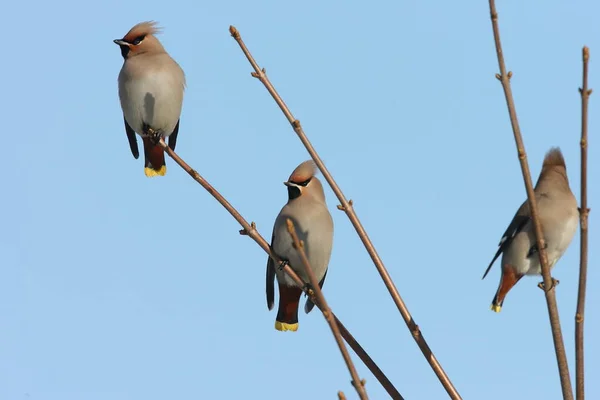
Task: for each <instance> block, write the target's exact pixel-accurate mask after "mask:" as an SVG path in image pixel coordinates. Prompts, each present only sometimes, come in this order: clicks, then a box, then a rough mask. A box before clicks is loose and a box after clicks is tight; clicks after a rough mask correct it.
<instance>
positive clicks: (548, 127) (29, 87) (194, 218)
mask: <svg viewBox="0 0 600 400" xmlns="http://www.w3.org/2000/svg"><path fill="white" fill-rule="evenodd" d="M515 3H516V2H507V1H499V4H498V10H499V12H500V23H501V31H502V38H503V43H504V50H505V54H506V59H507V64H508V68H509V69H510V70H513V71H514V77H513V79H512V83H513V90H514V95H515V101H516V105H517V109H518V114H519V117H520V122H521V128H522V131H523V135H524V138H525V144H526V146H527V151H528V155H529V161H530V165H531V170H532V173H533V175H534V176H533V179H534V180H535V179H536V178H537V174H538V173H539V170H540V166H541V161H542V158H543V155H544V153H545V152H546V151H547V150H548V148H549V147H551V146H560V147H561V148H562V150H563V152H564V155H565V157H566V160H567V163H568V173H569V177H570V179H571V186H572V189H573V191H574V192H575V194H576V196H577V198H579V187H580V182H579V135H580V99H579V95H578V92H577V88H578V87H579V86H580V84H581V47H582V46H583V45H588V46H589V47H590V48H591V54H592V59H591V64H590V68H591V70H590V86H591V87H593V88H597V89H599V90H600V80H598V76H600V69H599V68H598V65H600V61H599V60H600V27H599V25H598V24H597V23H596V22H594V19H593V16H595V15H598V13H599V12H600V5H599V4H598V2H597V1H592V0H582V1H578V2H564V1H556V0H555V1H547V2H543V4H542V2H520V3H519V4H515ZM2 8H3V9H4V11H5V12H4V13H3V14H4V15H5V19H4V22H3V25H2V27H1V28H0V30H1V31H2V33H3V37H4V43H3V44H4V51H5V53H4V54H5V56H7V58H5V61H4V62H3V64H2V66H1V67H0V69H1V70H2V75H3V77H4V79H3V85H2V97H1V98H0V103H1V106H2V107H1V108H2V110H3V115H4V116H5V117H4V121H5V126H4V129H5V133H6V134H7V135H9V136H7V142H6V143H5V146H4V160H5V163H4V164H5V165H4V171H5V174H4V179H3V188H4V190H3V191H2V193H3V195H2V196H1V197H0V205H1V206H2V209H3V213H2V216H0V226H2V229H0V316H1V317H0V398H1V399H6V400H20V399H28V400H29V399H31V400H107V399H109V400H137V399H139V400H142V399H143V400H158V399H161V400H162V399H212V400H217V399H233V398H254V399H282V398H285V399H287V400H292V399H304V398H306V397H307V396H310V397H311V398H315V399H334V398H336V391H337V390H340V389H342V390H344V391H345V392H346V394H347V395H348V397H349V398H354V396H355V393H353V390H352V388H351V386H350V384H349V379H350V378H349V375H348V372H347V370H346V368H345V366H344V364H343V361H342V358H341V357H340V354H339V351H338V349H337V348H336V347H335V344H334V340H333V337H332V336H331V334H330V332H329V327H328V326H327V324H326V323H325V321H324V319H323V317H322V316H321V315H320V313H318V312H313V313H311V314H310V315H308V316H307V315H305V314H304V313H303V312H301V314H300V329H299V331H298V332H297V333H295V334H293V333H287V334H285V333H280V332H277V331H275V330H274V328H273V324H274V319H275V314H276V313H275V311H273V312H268V311H267V307H266V301H265V294H264V292H265V288H264V275H265V265H266V260H267V258H266V255H265V253H264V252H263V251H262V250H261V249H260V248H259V247H258V246H257V245H256V244H255V243H253V242H252V241H251V240H250V239H248V238H246V237H242V236H240V235H238V233H237V232H238V229H239V226H238V225H237V224H236V222H235V221H234V220H233V219H232V218H231V217H230V216H229V215H228V214H227V213H226V212H225V210H224V209H222V208H221V206H220V205H219V204H218V203H216V202H215V201H214V200H213V199H212V197H211V196H210V195H208V194H207V193H206V192H205V191H204V190H203V189H202V188H201V187H200V186H198V185H197V184H195V183H194V182H193V181H192V180H191V179H190V178H189V177H188V175H187V174H185V173H184V172H183V171H182V170H181V169H179V168H178V167H177V166H176V165H175V164H174V163H173V162H172V161H171V160H169V159H167V165H168V172H167V176H166V177H165V178H155V179H148V178H146V177H145V176H144V173H143V163H142V160H141V159H140V160H137V161H136V160H134V159H133V157H132V156H131V153H130V151H129V148H128V145H127V140H126V136H125V132H124V129H123V121H122V114H121V109H120V107H119V101H118V96H117V74H118V72H119V69H120V68H121V64H122V59H121V55H120V53H119V49H118V47H117V46H116V45H115V44H113V43H112V40H113V39H115V38H120V37H122V36H123V35H124V34H125V33H126V32H127V31H128V30H129V28H130V27H131V26H133V25H134V24H135V23H138V22H140V21H144V20H149V19H154V20H157V21H159V23H160V24H161V26H163V27H164V33H163V34H162V35H161V36H160V40H161V41H162V42H163V44H164V45H165V47H166V48H167V50H168V51H169V52H170V54H171V55H172V56H173V57H174V58H175V59H176V60H177V61H178V62H179V63H180V65H181V66H182V67H183V69H184V70H185V72H186V74H187V80H188V89H187V92H186V97H185V102H184V109H183V115H182V119H181V131H180V136H179V141H178V148H177V150H178V153H179V154H180V155H181V156H182V157H183V158H184V159H185V160H187V161H188V162H189V163H190V164H191V165H192V166H193V167H194V168H196V169H197V170H198V171H199V172H200V173H201V174H203V175H204V176H205V177H206V178H207V179H208V180H209V181H210V182H211V183H212V184H213V185H215V187H217V188H218V189H219V190H220V191H221V192H222V193H223V194H224V195H225V196H226V197H227V198H228V199H229V200H230V201H231V203H232V204H233V205H235V206H236V207H238V209H239V211H240V212H241V213H242V214H243V215H244V216H245V217H246V218H247V219H248V220H252V221H255V222H256V223H257V225H258V229H259V230H260V232H261V233H262V234H263V236H265V237H270V234H271V228H272V224H273V221H274V219H275V217H276V215H277V213H278V212H279V210H280V208H281V207H282V206H283V204H284V203H285V201H286V199H287V196H286V190H285V187H284V186H283V185H282V182H283V181H284V180H285V179H286V178H287V177H288V175H289V174H290V172H291V171H292V170H293V169H294V168H295V167H296V165H298V164H299V163H300V162H301V161H304V160H306V159H307V158H308V157H309V156H308V154H307V153H306V151H305V150H304V148H303V147H302V146H301V144H300V142H299V140H298V139H297V137H296V136H295V134H294V133H293V131H292V130H291V128H290V126H289V125H288V123H287V121H286V120H285V119H284V117H283V115H282V114H281V112H280V111H279V109H278V108H277V107H276V105H275V103H274V102H273V101H272V99H271V98H270V96H269V95H268V93H267V92H266V90H265V89H264V88H263V87H262V85H260V83H259V82H258V81H256V80H254V79H252V78H251V77H250V71H251V68H250V65H249V64H248V62H247V61H246V59H245V58H244V56H243V54H242V53H241V51H240V50H239V48H238V46H237V44H236V43H235V41H234V40H233V39H232V38H231V37H230V36H229V32H228V27H229V25H230V24H234V25H235V26H236V27H237V28H238V29H239V30H240V32H241V33H242V35H243V38H244V39H245V40H246V43H247V45H248V46H249V47H250V49H251V50H252V51H253V53H254V55H255V57H256V58H257V60H258V61H259V63H260V65H261V66H262V67H265V68H266V69H267V71H268V73H269V76H270V78H271V80H272V82H273V83H274V84H275V85H276V87H277V89H278V90H279V91H280V93H281V94H282V96H283V97H284V99H285V100H286V102H287V103H288V105H289V106H290V107H291V109H292V111H293V112H294V113H295V115H296V117H297V118H299V119H300V120H301V121H302V124H303V126H304V128H305V130H306V132H307V134H308V135H309V137H310V139H311V140H312V142H313V144H314V145H315V147H316V148H317V150H318V151H319V152H320V154H321V156H322V157H323V159H324V160H325V162H326V165H327V166H328V167H329V169H330V171H331V172H332V173H333V174H334V176H335V177H336V179H337V181H338V183H339V184H340V185H341V187H342V189H343V190H344V192H345V194H346V195H347V197H348V198H351V199H353V200H354V202H355V206H356V210H357V212H358V215H359V217H360V218H361V219H362V221H363V224H364V226H365V227H366V228H367V230H368V232H369V234H370V236H371V238H372V240H373V242H374V243H375V245H376V247H377V250H378V251H379V253H380V255H381V257H382V258H383V260H384V262H385V263H386V265H387V267H388V269H389V272H390V274H391V275H392V277H393V278H394V280H395V282H396V285H397V287H398V289H399V290H400V293H401V294H402V296H403V298H404V300H405V301H406V303H407V305H408V307H409V309H410V310H411V312H412V313H413V316H414V318H415V319H416V321H417V323H418V324H419V325H420V327H421V328H422V330H423V333H424V335H425V337H426V339H427V340H428V341H429V344H430V345H431V347H432V349H433V350H434V352H435V354H436V355H437V357H438V358H439V360H440V362H441V363H442V365H443V366H444V368H445V369H446V371H447V372H448V374H449V376H450V377H451V379H453V381H454V383H455V385H456V387H457V388H458V390H459V391H460V393H461V394H462V395H463V397H464V398H465V399H487V400H495V399H504V398H506V396H508V397H510V398H513V399H532V398H543V399H559V398H561V396H560V387H559V380H558V373H557V367H556V363H555V356H554V352H553V348H552V338H551V334H550V329H549V323H548V316H547V311H546V304H545V300H544V296H543V294H542V292H541V291H540V290H539V289H538V288H537V287H536V285H537V283H538V281H539V279H538V278H527V279H523V280H522V281H521V282H520V283H519V285H518V286H517V287H516V288H515V289H514V290H513V291H512V292H511V293H510V294H509V296H508V298H507V300H506V302H505V304H504V308H503V310H502V313H500V314H494V313H493V312H491V311H490V310H489V304H490V301H491V300H492V297H493V295H494V292H495V290H496V287H497V284H498V276H499V269H498V265H496V266H495V268H494V270H493V271H492V272H491V273H490V276H489V277H488V278H486V280H485V281H481V276H482V274H483V272H484V270H485V268H486V266H487V264H488V263H489V261H490V260H491V257H492V256H493V254H494V252H495V251H496V246H497V243H498V241H499V239H500V236H501V234H502V233H503V231H504V229H505V228H506V225H507V224H508V222H509V221H510V218H512V216H513V214H514V212H515V210H516V208H517V207H518V206H519V205H520V203H521V202H522V201H523V200H524V199H525V191H524V186H523V183H522V180H521V172H520V168H519V164H518V161H517V157H516V150H515V145H514V139H513V137H512V132H511V130H510V124H509V119H508V115H507V111H506V107H505V102H504V97H503V93H502V89H501V87H500V84H499V83H498V82H497V81H496V79H495V78H494V74H495V73H496V72H497V71H498V67H497V61H496V56H495V51H494V46H493V38H492V30H491V24H490V20H489V10H488V3H487V1H484V0H481V1H477V2H474V1H471V2H466V1H465V2H456V1H455V2H447V1H436V2H432V1H429V2H409V1H400V2H399V1H385V2H383V1H380V2H372V3H369V4H367V3H366V2H345V3H342V2H338V3H334V2H327V3H324V2H318V1H312V0H309V1H305V2H300V3H294V4H291V3H289V4H288V3H285V2H281V1H252V2H249V1H235V0H233V1H227V2H226V1H220V2H217V1H213V2H204V3H202V2H195V1H156V0H149V1H145V2H141V1H128V2H123V1H119V2H117V1H104V2H81V1H61V0H59V1H55V2H41V1H38V2H34V3H23V2H21V3H18V2H12V3H10V4H8V3H7V4H5V5H3V6H2ZM598 96H600V94H594V95H593V96H592V98H591V107H590V117H591V119H590V136H591V140H590V144H591V147H590V166H589V169H590V171H589V181H590V188H589V202H590V206H591V207H592V213H591V217H590V224H591V232H590V243H591V244H592V245H591V250H592V251H591V253H590V257H589V264H590V268H589V282H590V286H589V291H588V302H587V305H588V307H587V319H586V337H587V339H588V340H587V359H586V361H587V364H586V366H587V372H588V374H587V378H588V379H587V384H588V385H587V391H588V392H587V395H588V398H589V399H595V398H600V382H598V380H597V379H596V380H595V381H594V378H597V377H598V376H599V375H600V360H599V358H598V357H597V355H598V354H600V344H599V341H598V340H597V339H594V338H599V337H600V314H598V312H597V305H598V304H599V302H600V292H599V291H598V290H597V285H598V281H599V279H600V275H599V272H598V269H597V268H596V267H597V265H598V262H599V261H600V260H599V258H598V253H597V252H595V250H596V246H594V245H593V244H594V243H597V241H598V237H597V235H596V232H597V230H598V229H599V228H598V227H599V226H600V225H599V223H600V220H599V219H598V213H600V207H598V206H597V204H596V199H598V198H599V196H600V193H599V190H600V189H599V188H600V186H598V184H597V182H598V179H599V176H598V170H599V168H600V161H598V160H599V159H600V141H598V140H597V139H596V138H597V135H596V133H597V132H598V130H597V128H596V127H597V126H598V125H597V118H596V116H597V115H598V112H597V110H598V105H599V104H600V98H599V97H598ZM6 123H8V125H7V124H6ZM6 172H8V173H6ZM326 194H327V197H328V202H329V203H328V204H329V207H330V209H331V210H332V211H331V212H332V214H333V217H334V223H335V228H336V230H335V244H334V250H333V255H332V259H331V264H330V270H329V275H328V278H327V283H326V285H325V295H326V296H327V298H328V300H329V303H330V305H331V307H332V308H333V309H334V311H335V312H336V313H337V315H338V316H339V318H340V319H341V320H342V321H343V322H344V323H345V324H346V326H347V327H348V328H349V329H350V330H351V332H352V333H353V334H354V335H355V337H356V338H357V339H358V340H359V341H360V342H361V343H362V345H363V346H364V347H365V348H366V349H367V351H368V352H369V353H370V354H371V356H372V357H373V358H374V359H375V361H376V362H377V363H378V364H379V365H380V367H381V368H382V369H383V370H384V371H385V372H386V373H387V374H388V376H389V377H390V379H391V380H392V381H393V382H394V383H395V384H396V386H397V388H398V389H399V390H400V392H401V393H402V394H403V395H404V396H405V397H406V398H407V399H443V398H445V392H444V390H443V389H442V387H441V385H440V384H439V383H438V381H437V379H436V378H435V375H434V374H433V372H432V371H431V370H430V369H429V366H428V364H427V363H426V362H425V360H424V359H423V357H422V355H421V353H420V352H419V350H418V348H417V346H416V345H415V344H414V342H413V340H412V338H411V335H410V333H409V332H408V330H407V329H406V327H405V325H404V322H403V321H402V320H401V318H400V316H399V314H398V312H397V311H396V308H395V306H394V304H393V302H392V300H391V298H390V297H389V295H388V293H387V291H386V290H385V287H384V285H383V283H382V282H381V279H380V278H379V275H378V273H377V272H376V270H375V267H374V266H373V265H372V263H371V262H370V259H369V257H368V255H367V253H366V251H365V250H364V248H363V246H362V245H361V243H360V241H359V240H358V238H357V236H356V234H355V232H354V230H353V228H352V226H351V224H350V223H349V221H348V220H347V218H346V216H345V215H344V214H343V213H341V212H339V211H337V210H336V209H335V206H336V204H337V201H336V199H335V197H334V195H333V193H332V192H331V191H330V190H329V189H328V188H327V191H326ZM578 263H579V234H577V235H576V237H575V239H574V240H573V243H572V245H571V247H570V249H569V250H568V251H567V253H566V254H565V256H564V257H563V259H562V260H561V261H560V262H559V264H558V266H557V268H556V269H555V270H554V276H555V277H556V278H557V279H559V280H560V282H561V283H560V286H559V287H558V292H557V297H558V302H559V309H560V316H561V322H562V326H563V332H564V337H565V340H566V347H567V351H568V355H569V360H570V362H571V364H570V366H571V373H572V375H573V377H574V374H575V365H574V342H573V332H574V313H575V304H576V293H577V279H578ZM354 358H355V360H357V367H358V370H359V374H360V375H361V377H364V378H366V379H367V389H368V392H369V394H370V396H371V398H372V399H382V398H385V397H386V396H385V392H384V391H383V389H381V387H380V386H379V385H378V383H377V382H376V380H375V379H374V378H373V377H372V376H371V375H370V374H369V372H368V370H367V369H366V368H365V367H364V366H363V365H362V364H360V362H359V361H358V358H356V357H354Z"/></svg>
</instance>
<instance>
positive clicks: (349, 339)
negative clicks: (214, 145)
mask: <svg viewBox="0 0 600 400" xmlns="http://www.w3.org/2000/svg"><path fill="white" fill-rule="evenodd" d="M159 145H160V147H161V148H162V149H163V150H164V151H165V153H167V154H168V155H169V157H171V158H172V159H173V160H174V161H175V162H176V163H177V164H178V165H179V166H180V167H181V168H183V170H184V171H185V172H187V173H188V174H189V175H190V176H191V177H192V178H193V179H194V180H195V181H196V182H198V183H199V184H200V185H201V186H202V187H203V188H204V189H206V191H207V192H208V193H210V194H211V195H212V196H213V197H214V198H215V200H217V201H218V202H219V203H220V204H221V205H222V206H223V207H225V209H226V210H227V211H228V212H229V214H231V216H232V217H233V218H234V219H235V220H236V221H237V222H238V223H239V224H240V225H241V226H242V229H241V230H240V235H247V236H249V237H250V238H251V239H252V240H254V241H255V242H256V243H257V244H258V245H259V246H260V247H261V248H262V249H263V250H264V251H265V252H266V253H267V254H268V255H269V257H271V258H272V259H273V261H275V263H277V265H279V266H282V265H283V268H282V269H283V271H284V272H285V273H286V274H288V275H289V276H290V277H291V278H292V279H293V280H294V282H296V284H297V285H298V286H299V287H301V288H304V286H305V282H303V281H302V279H300V277H299V276H298V275H297V274H296V273H295V272H294V270H293V269H292V268H291V267H290V266H289V265H286V264H284V263H282V260H281V259H280V258H279V257H278V256H277V255H276V254H275V253H274V252H273V251H272V250H271V246H269V244H268V243H267V241H266V240H265V239H264V238H263V237H262V236H261V234H260V233H259V232H258V230H257V229H256V224H255V223H254V222H252V223H248V221H246V220H245V219H244V217H242V215H241V214H240V213H239V212H238V211H237V210H236V209H235V208H234V207H233V206H232V205H231V204H230V203H229V202H228V201H227V200H226V199H225V197H223V196H222V195H221V193H219V192H218V191H217V190H216V189H215V188H214V187H213V186H212V185H211V184H210V183H208V181H207V180H206V179H204V178H203V177H202V176H201V175H200V174H199V173H198V172H196V171H195V170H194V169H193V168H192V167H190V166H189V165H188V164H187V163H186V162H185V161H183V160H182V159H181V157H179V156H178V155H177V153H175V152H174V151H173V150H171V148H170V147H169V146H167V144H166V143H165V141H164V140H163V139H161V140H160V142H159ZM304 293H306V295H307V296H309V297H310V299H311V301H312V302H313V303H315V305H316V306H317V307H319V304H318V301H317V299H316V298H315V296H314V294H313V293H310V292H309V291H308V290H304ZM332 316H333V317H334V318H335V319H336V321H337V323H338V325H339V328H340V332H341V335H342V337H343V338H344V340H345V341H346V343H348V345H349V346H350V347H351V348H352V350H354V352H355V353H356V354H357V355H358V357H359V358H360V359H361V360H362V362H363V363H364V364H365V365H366V366H367V368H369V370H370V371H371V373H372V374H373V375H374V376H375V378H377V380H378V381H379V382H380V383H381V385H382V386H383V387H384V388H385V389H386V391H387V392H388V394H389V395H390V396H391V398H392V399H402V396H401V395H400V393H399V392H398V390H397V389H396V388H395V387H394V385H393V384H392V382H390V380H389V379H388V378H387V376H385V374H384V373H383V372H382V371H381V369H379V367H378V366H377V364H375V361H373V359H372V358H371V357H370V356H369V354H368V353H367V352H366V351H365V350H364V349H363V348H362V346H361V345H360V344H359V343H358V342H357V341H356V339H354V337H353V336H352V335H351V334H350V332H349V331H348V330H347V329H346V327H344V325H343V324H342V323H341V321H340V320H339V319H338V318H337V317H336V316H335V315H334V314H333V313H332Z"/></svg>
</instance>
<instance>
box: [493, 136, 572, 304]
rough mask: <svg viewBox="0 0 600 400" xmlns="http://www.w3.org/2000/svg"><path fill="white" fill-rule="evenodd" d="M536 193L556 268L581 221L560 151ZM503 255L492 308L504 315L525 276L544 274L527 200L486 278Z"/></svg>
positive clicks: (550, 156)
mask: <svg viewBox="0 0 600 400" xmlns="http://www.w3.org/2000/svg"><path fill="white" fill-rule="evenodd" d="M534 193H535V198H536V201H537V209H538V213H539V218H540V222H541V225H542V231H543V233H544V240H545V243H546V254H547V256H548V263H549V266H550V268H553V267H554V265H555V264H556V262H557V261H558V260H559V259H560V258H561V257H562V255H563V254H564V252H565V251H566V250H567V247H569V244H570V243H571V240H573V236H575V231H576V230H577V225H578V222H579V211H578V209H577V200H576V199H575V196H574V195H573V193H572V192H571V189H570V187H569V179H568V177H567V166H566V164H565V160H564V158H563V155H562V153H561V151H560V149H559V148H551V149H550V150H549V151H548V152H547V153H546V156H545V158H544V164H543V166H542V171H541V172H540V176H539V178H538V181H537V183H536V184H535V189H534ZM500 254H502V265H501V275H500V284H499V285H498V290H497V291H496V295H495V296H494V299H493V300H492V305H491V309H492V311H495V312H500V310H501V309H502V304H503V302H504V298H505V297H506V294H507V293H508V292H509V291H510V289H512V287H513V286H515V285H516V284H517V282H518V281H519V280H520V279H521V278H522V277H523V276H525V275H541V273H542V268H541V265H540V259H539V254H538V247H537V244H536V238H535V229H534V226H533V220H532V218H531V213H530V212H529V203H528V202H527V200H525V202H524V203H523V204H522V205H521V207H520V208H519V210H518V211H517V213H516V214H515V216H514V218H513V220H512V222H511V223H510V224H509V225H508V228H507V229H506V231H505V232H504V235H503V236H502V239H501V240H500V244H499V245H498V251H497V252H496V254H495V255H494V258H493V259H492V262H491V263H490V265H489V266H488V268H487V269H486V271H485V273H484V274H483V278H485V276H486V275H487V273H488V272H489V271H490V268H491V267H492V265H493V264H494V262H495V261H496V259H497V258H498V257H499V256H500ZM483 278H482V279H483Z"/></svg>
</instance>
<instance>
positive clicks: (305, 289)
mask: <svg viewBox="0 0 600 400" xmlns="http://www.w3.org/2000/svg"><path fill="white" fill-rule="evenodd" d="M302 291H303V292H304V294H305V295H307V296H309V297H312V296H314V295H315V291H314V289H313V287H312V285H311V284H310V283H305V284H304V286H302Z"/></svg>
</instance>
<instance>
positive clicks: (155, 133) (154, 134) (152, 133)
mask: <svg viewBox="0 0 600 400" xmlns="http://www.w3.org/2000/svg"><path fill="white" fill-rule="evenodd" d="M142 129H143V131H144V133H145V134H146V135H148V137H149V138H150V141H151V142H152V144H153V145H155V146H156V145H157V144H158V142H160V139H162V132H161V131H160V129H159V130H156V129H154V128H151V127H150V126H149V125H148V124H144V126H143V127H142Z"/></svg>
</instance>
